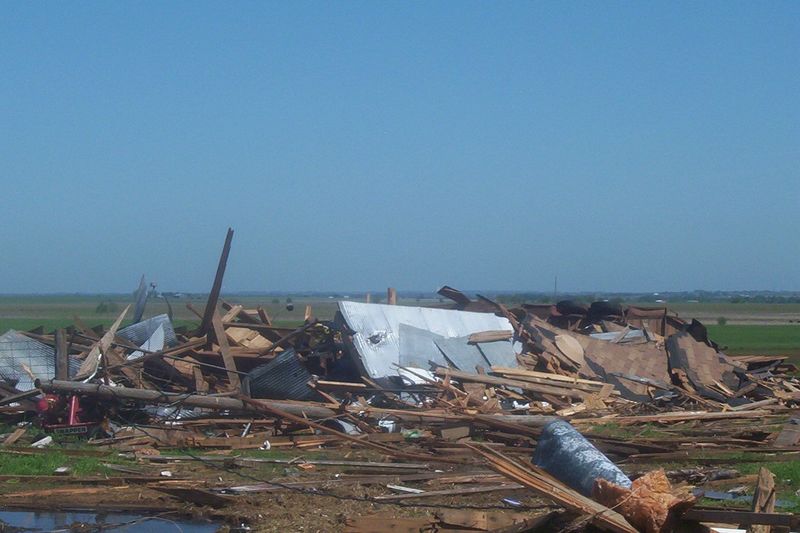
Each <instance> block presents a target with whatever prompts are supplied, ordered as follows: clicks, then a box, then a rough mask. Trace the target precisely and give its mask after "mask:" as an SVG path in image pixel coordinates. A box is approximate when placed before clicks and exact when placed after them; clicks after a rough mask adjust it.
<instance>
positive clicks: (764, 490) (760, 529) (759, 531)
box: [747, 466, 775, 533]
mask: <svg viewBox="0 0 800 533" xmlns="http://www.w3.org/2000/svg"><path fill="white" fill-rule="evenodd" d="M752 510H753V512H754V513H772V512H774V511H775V478H774V476H773V475H772V472H770V471H769V470H767V469H766V468H764V467H763V466H762V467H761V468H759V470H758V483H757V484H756V490H755V492H754V493H753V507H752ZM771 531H772V526H770V525H766V524H753V525H751V526H750V527H748V528H747V533H770V532H771Z"/></svg>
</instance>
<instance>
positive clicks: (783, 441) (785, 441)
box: [772, 424, 800, 448]
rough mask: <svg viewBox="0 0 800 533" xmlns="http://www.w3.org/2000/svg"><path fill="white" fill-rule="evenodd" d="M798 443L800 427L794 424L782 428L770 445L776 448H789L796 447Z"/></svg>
mask: <svg viewBox="0 0 800 533" xmlns="http://www.w3.org/2000/svg"><path fill="white" fill-rule="evenodd" d="M798 442H800V426H798V425H796V424H786V425H785V426H783V429H782V430H781V432H780V433H778V436H777V437H776V438H775V442H773V443H772V445H773V446H775V447H776V448H791V447H793V446H797V443H798Z"/></svg>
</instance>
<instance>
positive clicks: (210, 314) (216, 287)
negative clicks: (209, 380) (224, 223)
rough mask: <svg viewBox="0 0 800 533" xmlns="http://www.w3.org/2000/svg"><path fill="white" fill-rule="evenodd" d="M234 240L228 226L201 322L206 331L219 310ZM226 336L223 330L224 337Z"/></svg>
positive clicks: (201, 326)
mask: <svg viewBox="0 0 800 533" xmlns="http://www.w3.org/2000/svg"><path fill="white" fill-rule="evenodd" d="M232 240H233V230H232V229H231V228H228V234H227V235H226V236H225V244H224V245H223V246H222V254H220V256H219V264H217V274H216V275H215V276H214V283H213V284H212V285H211V292H210V293H209V294H208V301H207V302H206V309H205V312H204V313H203V322H202V323H201V324H200V328H201V330H202V331H203V332H205V333H208V332H209V331H211V328H212V324H211V322H212V320H213V319H214V314H215V313H216V312H217V301H219V293H220V291H221V290H222V278H223V277H224V276H225V267H226V266H227V264H228V256H229V255H230V253H231V241H232ZM224 336H225V335H224V331H223V334H222V337H224ZM237 379H238V377H237Z"/></svg>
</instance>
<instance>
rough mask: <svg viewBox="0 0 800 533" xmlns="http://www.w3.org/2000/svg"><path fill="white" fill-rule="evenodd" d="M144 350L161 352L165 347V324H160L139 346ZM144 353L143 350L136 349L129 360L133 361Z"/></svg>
mask: <svg viewBox="0 0 800 533" xmlns="http://www.w3.org/2000/svg"><path fill="white" fill-rule="evenodd" d="M139 348H141V349H142V350H147V351H148V352H159V351H161V350H163V349H164V324H159V326H158V327H157V328H156V330H155V331H154V332H153V334H152V335H151V336H150V338H149V339H147V340H146V341H145V343H144V344H142V345H141V346H139ZM143 355H144V352H143V351H139V350H136V351H135V352H133V353H131V354H130V355H129V356H128V357H127V359H128V361H133V360H134V359H139V358H140V357H142V356H143Z"/></svg>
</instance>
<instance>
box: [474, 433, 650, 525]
mask: <svg viewBox="0 0 800 533" xmlns="http://www.w3.org/2000/svg"><path fill="white" fill-rule="evenodd" d="M468 447H469V448H471V449H472V450H473V451H475V452H476V453H477V454H479V455H481V456H483V457H484V458H485V459H486V461H487V462H488V464H489V466H490V467H491V468H492V469H493V470H494V471H496V472H498V473H500V474H503V475H504V476H506V477H507V478H508V479H511V480H513V481H516V482H517V483H521V484H522V485H525V486H526V487H528V488H530V489H532V490H533V491H535V492H536V493H537V494H539V495H540V496H542V497H544V498H547V499H549V500H552V501H554V502H556V503H557V504H559V505H561V506H562V507H564V508H566V509H568V510H570V511H574V512H576V513H580V514H584V515H589V517H590V520H591V522H592V523H593V524H594V525H596V526H598V527H600V528H602V529H607V530H610V531H614V532H615V533H636V529H634V527H633V526H631V525H630V524H629V523H628V521H627V520H625V518H623V517H622V515H620V514H619V513H617V512H616V511H614V510H612V509H609V508H608V507H606V506H604V505H602V504H600V503H598V502H596V501H594V500H591V499H589V498H587V497H586V496H584V495H582V494H580V493H579V492H577V491H575V490H573V489H571V488H569V487H568V486H566V485H564V484H563V483H562V482H561V481H559V480H557V479H556V478H554V477H553V476H551V475H550V474H548V473H547V472H545V471H544V470H542V469H541V468H539V467H537V466H535V465H533V464H528V463H526V464H523V463H520V462H517V461H514V460H512V459H510V458H508V457H506V456H504V455H503V454H501V453H500V452H498V451H495V450H492V449H491V448H489V447H488V446H481V447H477V446H468Z"/></svg>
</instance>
